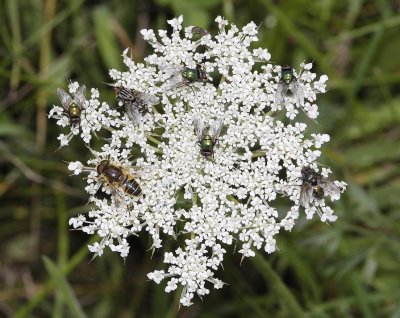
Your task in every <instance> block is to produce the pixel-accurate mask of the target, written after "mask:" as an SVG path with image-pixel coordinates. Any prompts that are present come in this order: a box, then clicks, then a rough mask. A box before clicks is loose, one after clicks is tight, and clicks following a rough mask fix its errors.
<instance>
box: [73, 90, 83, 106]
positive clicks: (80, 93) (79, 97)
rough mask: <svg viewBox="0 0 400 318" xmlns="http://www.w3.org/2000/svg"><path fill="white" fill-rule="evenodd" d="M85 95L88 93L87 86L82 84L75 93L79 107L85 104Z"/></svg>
mask: <svg viewBox="0 0 400 318" xmlns="http://www.w3.org/2000/svg"><path fill="white" fill-rule="evenodd" d="M85 95H86V86H85V85H82V86H80V87H79V88H78V90H77V91H76V93H75V95H74V98H75V101H76V102H77V103H78V105H79V107H83V105H84V104H85V101H86V97H85Z"/></svg>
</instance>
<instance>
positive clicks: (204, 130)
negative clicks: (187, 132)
mask: <svg viewBox="0 0 400 318" xmlns="http://www.w3.org/2000/svg"><path fill="white" fill-rule="evenodd" d="M193 122H194V129H195V132H196V136H197V138H198V145H199V146H200V153H201V154H202V155H203V156H204V157H206V158H209V157H212V158H214V147H215V145H216V144H217V142H218V137H219V135H220V134H221V129H222V126H223V120H222V119H219V120H216V121H215V122H214V124H213V125H210V126H204V123H203V121H202V120H201V119H200V118H198V117H196V118H195V119H194V121H193Z"/></svg>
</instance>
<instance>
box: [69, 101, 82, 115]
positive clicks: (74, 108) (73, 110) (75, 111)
mask: <svg viewBox="0 0 400 318" xmlns="http://www.w3.org/2000/svg"><path fill="white" fill-rule="evenodd" d="M68 114H69V116H70V117H80V116H81V109H80V107H79V106H78V104H77V103H76V102H72V103H71V105H69V109H68Z"/></svg>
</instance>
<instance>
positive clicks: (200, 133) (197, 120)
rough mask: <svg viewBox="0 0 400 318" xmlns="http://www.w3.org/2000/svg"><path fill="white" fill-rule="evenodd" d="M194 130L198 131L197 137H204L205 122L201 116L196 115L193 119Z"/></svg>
mask: <svg viewBox="0 0 400 318" xmlns="http://www.w3.org/2000/svg"><path fill="white" fill-rule="evenodd" d="M193 124H194V130H195V132H196V136H197V138H199V139H201V138H202V137H203V130H204V123H203V121H202V120H201V119H200V117H195V118H194V119H193Z"/></svg>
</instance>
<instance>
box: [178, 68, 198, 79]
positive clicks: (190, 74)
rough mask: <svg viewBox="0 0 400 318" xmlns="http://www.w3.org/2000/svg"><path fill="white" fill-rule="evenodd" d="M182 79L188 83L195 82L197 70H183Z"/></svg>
mask: <svg viewBox="0 0 400 318" xmlns="http://www.w3.org/2000/svg"><path fill="white" fill-rule="evenodd" d="M182 77H183V78H185V79H187V80H189V81H196V80H197V77H198V76H197V70H196V69H192V68H185V70H184V71H183V72H182Z"/></svg>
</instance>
